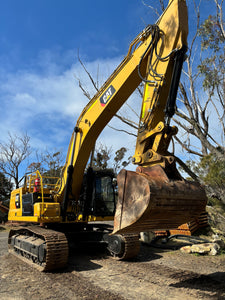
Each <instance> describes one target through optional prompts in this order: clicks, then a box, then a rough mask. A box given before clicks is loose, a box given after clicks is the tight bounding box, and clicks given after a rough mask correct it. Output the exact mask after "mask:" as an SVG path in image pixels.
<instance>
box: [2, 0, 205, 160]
mask: <svg viewBox="0 0 225 300" xmlns="http://www.w3.org/2000/svg"><path fill="white" fill-rule="evenodd" d="M149 1H150V0H149ZM146 2H147V1H146ZM150 2H151V4H152V3H154V2H155V1H150ZM205 5H206V8H205V10H207V7H208V5H209V2H208V1H205ZM156 19H157V18H156V16H155V15H153V13H152V11H151V10H150V9H147V8H146V7H145V6H144V5H143V4H142V1H141V0H114V1H103V0H96V1H93V0H82V1H76V0H66V1H62V0H38V1H36V0H19V1H18V0H7V1H0V20H1V26H0V103H1V106H0V118H1V122H0V131H1V137H0V141H1V142H2V141H5V140H6V138H7V132H8V131H10V132H11V133H17V134H22V133H24V132H27V134H28V135H29V136H30V137H31V145H32V147H33V149H40V150H41V151H44V149H46V148H48V149H49V150H51V149H56V150H58V149H62V150H63V151H64V153H66V151H67V147H68V144H69V140H70V136H71V133H72V130H73V126H74V125H75V123H76V120H77V118H78V116H79V114H80V112H81V110H82V108H83V107H84V106H85V105H86V103H87V99H86V98H85V97H84V95H83V94H82V92H81V90H80V89H79V87H78V83H77V80H76V78H77V77H79V78H80V79H81V80H82V82H83V83H84V84H85V87H86V88H87V89H88V90H89V91H90V92H91V93H92V94H93V95H94V90H93V87H92V86H91V84H90V82H88V79H87V77H86V75H85V73H84V71H83V69H82V67H81V66H80V64H79V63H78V60H77V53H78V51H79V55H80V57H81V58H82V60H83V62H84V63H85V65H86V67H87V69H88V70H89V71H90V72H91V73H92V75H93V76H94V77H95V76H96V74H97V73H98V74H99V78H98V79H99V83H100V84H102V83H103V82H104V81H105V80H106V79H107V77H108V76H109V75H110V74H111V72H112V71H113V70H114V69H115V67H116V66H117V65H118V64H119V63H120V61H121V60H122V59H123V57H124V56H125V55H126V53H127V50H128V47H129V44H130V42H131V41H132V40H133V39H134V38H135V37H136V35H137V34H138V33H139V32H140V31H141V30H142V29H143V28H144V27H145V26H146V25H147V24H152V23H154V22H155V20H156ZM191 25H193V23H191ZM133 99H135V95H134V96H133ZM133 101H134V100H133ZM123 113H124V114H126V108H124V111H123ZM136 120H137V119H136ZM112 125H113V126H115V125H118V121H117V120H114V121H112ZM119 126H122V125H121V124H119ZM118 135H119V134H118V133H117V132H114V131H113V130H111V129H109V128H108V129H106V131H104V132H103V134H102V135H101V141H102V142H103V143H105V144H107V145H109V146H111V145H112V146H113V150H114V151H116V150H117V149H119V147H121V146H128V145H131V146H129V148H130V149H131V148H132V147H133V146H135V141H134V139H133V138H132V137H130V136H127V135H123V134H121V136H118ZM124 141H125V143H124ZM131 150H132V149H131ZM131 154H132V153H131ZM31 159H32V158H31Z"/></svg>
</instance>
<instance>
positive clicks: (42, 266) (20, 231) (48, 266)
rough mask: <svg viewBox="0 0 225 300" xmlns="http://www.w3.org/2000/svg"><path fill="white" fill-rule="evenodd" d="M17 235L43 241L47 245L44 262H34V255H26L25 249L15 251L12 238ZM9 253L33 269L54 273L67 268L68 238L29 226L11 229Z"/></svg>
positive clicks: (55, 232)
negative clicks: (53, 271)
mask: <svg viewBox="0 0 225 300" xmlns="http://www.w3.org/2000/svg"><path fill="white" fill-rule="evenodd" d="M14 235H17V236H20V235H27V236H34V237H37V238H39V239H42V240H43V243H45V249H46V251H45V258H44V260H43V262H38V261H34V259H32V254H31V253H30V254H29V253H26V251H25V250H24V251H23V249H22V250H20V251H15V250H16V249H15V247H14V246H13V245H11V237H12V236H14ZM8 245H9V252H10V253H12V254H13V255H15V256H16V257H19V258H20V259H22V260H23V261H25V262H26V263H28V264H29V265H32V267H35V268H37V269H38V270H39V271H52V270H54V269H60V268H63V267H65V265H66V264H67V261H68V253H69V250H68V242H67V239H66V236H65V235H64V234H63V233H61V232H58V231H54V230H50V229H45V228H41V227H39V226H28V227H19V228H16V229H11V231H10V233H9V241H8Z"/></svg>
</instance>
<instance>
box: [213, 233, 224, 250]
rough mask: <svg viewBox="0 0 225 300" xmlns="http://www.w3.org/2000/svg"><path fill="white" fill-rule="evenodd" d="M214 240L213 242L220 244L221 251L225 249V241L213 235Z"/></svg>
mask: <svg viewBox="0 0 225 300" xmlns="http://www.w3.org/2000/svg"><path fill="white" fill-rule="evenodd" d="M212 238H213V240H212V242H213V243H216V244H218V245H219V246H220V249H225V243H224V241H223V240H222V239H221V238H220V237H219V236H218V235H217V234H215V235H213V236H212Z"/></svg>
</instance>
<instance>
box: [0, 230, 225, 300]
mask: <svg viewBox="0 0 225 300" xmlns="http://www.w3.org/2000/svg"><path fill="white" fill-rule="evenodd" d="M7 236H8V232H7V231H0V298H1V299H3V300H5V299H31V298H32V300H33V299H117V300H120V299H132V300H133V299H139V300H141V299H143V300H145V299H153V300H158V299H160V300H161V299H167V300H168V299H173V300H174V299H175V300H176V299H179V300H180V299H182V300H184V299H188V300H191V299H195V300H196V299H225V284H224V283H225V255H219V256H195V255H190V254H183V253H181V252H180V251H179V250H176V251H171V250H161V249H156V248H152V247H148V246H145V245H142V247H141V251H140V254H139V255H138V257H137V258H136V259H134V260H132V261H129V262H120V261H116V260H113V259H112V258H110V257H109V256H108V255H107V253H105V252H95V253H94V252H90V251H89V252H88V251H85V249H83V250H81V251H71V252H70V257H69V264H68V267H67V268H66V269H65V270H63V271H61V272H53V273H40V272H39V271H37V270H35V269H32V268H31V267H30V266H28V265H26V264H25V263H24V262H22V261H20V260H19V259H18V258H16V257H14V256H12V255H10V254H8V252H7ZM86 250H87V249H86Z"/></svg>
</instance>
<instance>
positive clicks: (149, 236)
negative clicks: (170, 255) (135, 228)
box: [140, 231, 155, 244]
mask: <svg viewBox="0 0 225 300" xmlns="http://www.w3.org/2000/svg"><path fill="white" fill-rule="evenodd" d="M154 238H155V233H154V232H152V231H149V232H141V233H140V241H141V242H143V243H146V244H150V243H151V242H152V241H153V240H154Z"/></svg>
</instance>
